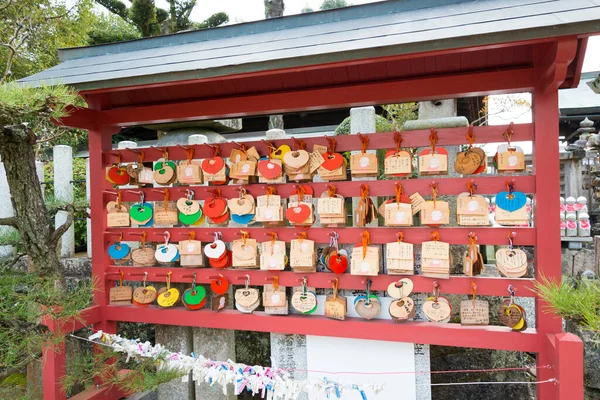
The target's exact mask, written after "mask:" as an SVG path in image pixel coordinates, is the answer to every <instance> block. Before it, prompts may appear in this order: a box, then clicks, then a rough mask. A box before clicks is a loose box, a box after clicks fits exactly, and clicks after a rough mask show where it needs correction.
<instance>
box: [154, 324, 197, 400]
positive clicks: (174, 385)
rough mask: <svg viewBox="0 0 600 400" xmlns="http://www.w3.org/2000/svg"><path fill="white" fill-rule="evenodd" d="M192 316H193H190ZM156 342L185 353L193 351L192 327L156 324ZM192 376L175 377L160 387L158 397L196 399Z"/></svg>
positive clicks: (183, 399) (160, 399)
mask: <svg viewBox="0 0 600 400" xmlns="http://www.w3.org/2000/svg"><path fill="white" fill-rule="evenodd" d="M190 317H191V316H190ZM155 338H156V343H157V344H158V343H160V344H161V345H163V346H165V348H167V349H169V350H171V351H176V352H180V353H184V354H188V355H189V354H191V352H192V346H193V344H192V329H191V328H189V327H187V326H170V325H156V330H155ZM190 378H191V377H189V376H188V377H184V378H182V379H174V380H172V381H170V382H168V383H164V384H162V385H160V386H159V387H158V399H159V400H167V399H177V400H194V383H193V382H192V380H191V379H190Z"/></svg>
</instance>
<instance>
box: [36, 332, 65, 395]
mask: <svg viewBox="0 0 600 400" xmlns="http://www.w3.org/2000/svg"><path fill="white" fill-rule="evenodd" d="M42 367H43V372H42V386H43V390H44V392H43V393H44V400H64V399H66V398H67V396H66V395H65V393H63V392H62V385H61V383H60V382H61V379H62V378H63V377H64V376H65V374H66V371H67V370H66V368H67V360H66V354H65V344H64V343H62V344H58V345H54V344H47V345H44V346H43V347H42Z"/></svg>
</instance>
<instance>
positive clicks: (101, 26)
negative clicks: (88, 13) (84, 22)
mask: <svg viewBox="0 0 600 400" xmlns="http://www.w3.org/2000/svg"><path fill="white" fill-rule="evenodd" d="M141 36H142V35H141V34H140V32H139V31H138V30H137V28H136V27H135V26H134V25H132V24H130V23H128V22H126V21H125V20H124V19H122V18H120V17H118V16H116V15H114V14H106V15H105V14H100V15H98V16H97V17H96V19H95V21H94V22H93V24H92V26H91V28H90V30H89V32H88V41H87V44H89V45H94V44H103V43H114V42H123V41H125V40H133V39H138V38H140V37H141Z"/></svg>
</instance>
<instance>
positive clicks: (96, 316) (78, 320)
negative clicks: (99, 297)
mask: <svg viewBox="0 0 600 400" xmlns="http://www.w3.org/2000/svg"><path fill="white" fill-rule="evenodd" d="M100 321H102V307H101V306H99V305H97V306H91V307H89V308H85V309H83V310H81V311H80V312H79V315H78V316H77V317H72V318H61V319H53V318H51V316H50V315H45V316H44V317H42V324H43V325H45V326H46V327H48V329H49V330H50V331H51V332H54V333H57V334H65V333H68V332H73V331H78V330H80V329H82V328H85V327H86V326H89V325H93V324H95V323H98V322H100Z"/></svg>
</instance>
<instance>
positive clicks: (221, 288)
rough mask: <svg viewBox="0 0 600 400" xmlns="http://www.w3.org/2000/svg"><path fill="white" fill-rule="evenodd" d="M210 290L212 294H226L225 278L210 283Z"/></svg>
mask: <svg viewBox="0 0 600 400" xmlns="http://www.w3.org/2000/svg"><path fill="white" fill-rule="evenodd" d="M210 288H211V289H212V291H213V293H214V294H224V293H227V289H229V281H228V280H227V279H226V278H217V279H215V280H214V281H212V282H211V283H210Z"/></svg>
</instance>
